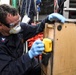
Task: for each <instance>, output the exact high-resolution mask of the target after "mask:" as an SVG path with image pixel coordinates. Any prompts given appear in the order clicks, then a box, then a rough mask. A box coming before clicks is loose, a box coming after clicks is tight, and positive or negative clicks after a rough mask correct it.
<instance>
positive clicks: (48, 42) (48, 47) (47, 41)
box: [43, 38, 52, 52]
mask: <svg viewBox="0 0 76 75" xmlns="http://www.w3.org/2000/svg"><path fill="white" fill-rule="evenodd" d="M43 43H44V45H45V50H44V52H51V51H52V40H51V39H49V38H44V39H43Z"/></svg>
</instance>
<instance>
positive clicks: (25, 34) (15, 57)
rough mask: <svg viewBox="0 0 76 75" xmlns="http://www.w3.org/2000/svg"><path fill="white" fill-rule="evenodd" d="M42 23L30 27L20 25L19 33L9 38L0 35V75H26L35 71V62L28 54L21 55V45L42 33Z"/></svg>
mask: <svg viewBox="0 0 76 75" xmlns="http://www.w3.org/2000/svg"><path fill="white" fill-rule="evenodd" d="M45 22H47V20H44V21H42V22H41V23H40V24H39V25H36V26H32V25H27V24H25V23H21V28H22V30H21V32H20V33H18V34H12V35H10V36H3V35H1V34H0V75H28V74H29V73H30V72H31V70H32V69H34V70H35V69H36V68H37V65H38V62H37V60H35V59H34V58H33V59H30V57H29V55H28V53H26V54H24V55H23V43H22V41H21V40H22V39H24V40H25V41H26V40H27V39H28V38H31V37H33V36H34V35H36V34H38V33H39V32H42V31H43V29H44V27H45Z"/></svg>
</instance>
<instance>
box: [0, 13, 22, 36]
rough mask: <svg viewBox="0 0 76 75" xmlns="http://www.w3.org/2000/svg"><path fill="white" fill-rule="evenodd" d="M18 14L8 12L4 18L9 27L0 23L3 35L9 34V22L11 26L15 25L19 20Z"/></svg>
mask: <svg viewBox="0 0 76 75" xmlns="http://www.w3.org/2000/svg"><path fill="white" fill-rule="evenodd" d="M20 20H21V19H20V15H19V14H17V15H15V16H13V15H11V14H8V15H7V18H6V22H7V24H8V25H9V27H7V26H6V25H3V24H0V33H1V34H2V35H4V36H8V35H10V33H9V31H10V29H11V27H10V26H11V24H12V28H13V27H15V26H16V25H17V24H18V23H19V22H20Z"/></svg>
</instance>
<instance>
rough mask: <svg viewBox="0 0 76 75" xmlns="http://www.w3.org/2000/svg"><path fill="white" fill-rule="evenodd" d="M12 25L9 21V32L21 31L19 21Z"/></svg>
mask: <svg viewBox="0 0 76 75" xmlns="http://www.w3.org/2000/svg"><path fill="white" fill-rule="evenodd" d="M13 26H14V24H13V23H11V24H10V28H11V29H10V31H9V33H10V34H17V33H19V32H20V31H21V26H20V22H19V23H18V24H17V25H16V26H14V27H13Z"/></svg>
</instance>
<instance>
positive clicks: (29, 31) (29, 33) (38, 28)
mask: <svg viewBox="0 0 76 75" xmlns="http://www.w3.org/2000/svg"><path fill="white" fill-rule="evenodd" d="M46 22H49V21H48V19H47V18H46V19H44V20H42V21H41V22H40V23H39V24H37V25H34V26H33V25H29V24H25V23H21V27H22V29H23V37H24V39H25V40H27V39H28V38H31V37H33V36H35V35H36V34H38V33H40V32H43V30H44V28H45V23H46Z"/></svg>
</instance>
